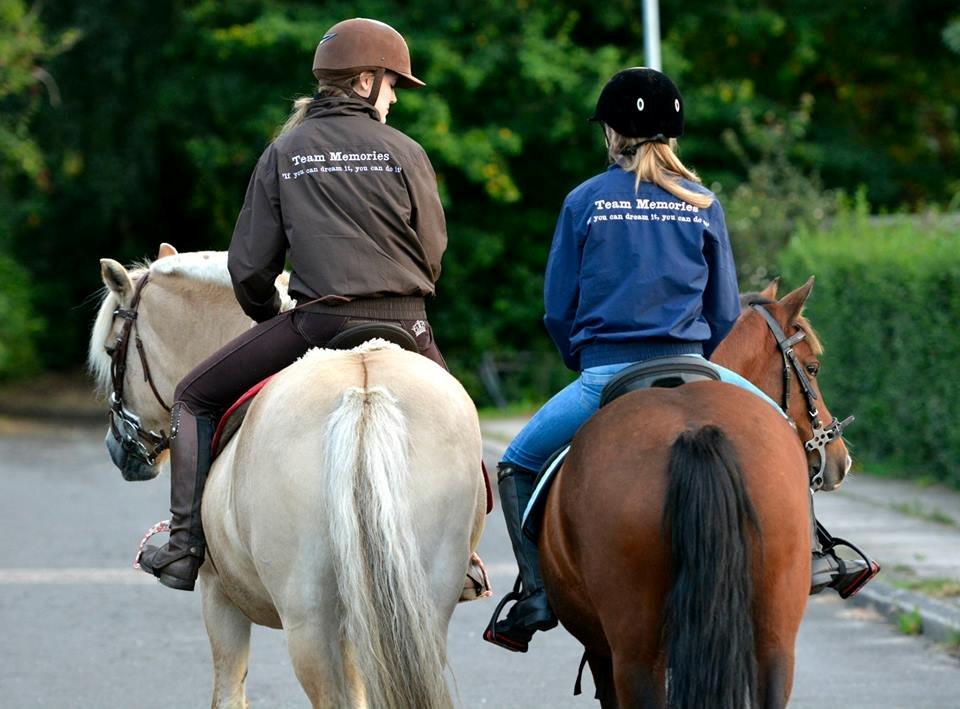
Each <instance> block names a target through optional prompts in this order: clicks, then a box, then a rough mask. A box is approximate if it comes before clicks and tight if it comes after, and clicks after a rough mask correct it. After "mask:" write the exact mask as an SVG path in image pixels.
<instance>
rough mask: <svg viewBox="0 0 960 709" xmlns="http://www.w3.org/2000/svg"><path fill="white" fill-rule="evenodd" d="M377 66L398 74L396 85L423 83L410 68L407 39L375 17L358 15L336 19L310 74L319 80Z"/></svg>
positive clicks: (375, 68)
mask: <svg viewBox="0 0 960 709" xmlns="http://www.w3.org/2000/svg"><path fill="white" fill-rule="evenodd" d="M378 69H386V70H389V71H392V72H394V73H395V74H397V75H398V78H397V84H396V85H397V87H398V88H405V89H413V88H419V87H421V86H424V85H425V84H424V83H423V82H422V81H420V79H418V78H417V77H415V76H414V75H413V72H412V71H411V69H410V50H409V49H408V48H407V43H406V41H404V39H403V37H402V36H400V33H399V32H397V31H396V30H395V29H393V27H391V26H390V25H388V24H385V23H383V22H379V21H377V20H368V19H366V18H363V17H357V18H354V19H352V20H344V21H343V22H338V23H337V24H335V25H334V26H333V27H331V28H330V29H329V30H327V33H326V34H325V35H324V36H323V39H321V40H320V44H318V45H317V51H316V53H315V54H314V55H313V75H314V76H315V77H317V80H318V81H322V80H323V79H324V78H325V77H327V78H329V77H330V76H331V75H333V76H342V74H343V72H344V71H346V70H357V71H358V72H359V71H376V70H378ZM378 83H379V82H378Z"/></svg>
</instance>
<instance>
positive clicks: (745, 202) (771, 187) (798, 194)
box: [721, 94, 837, 291]
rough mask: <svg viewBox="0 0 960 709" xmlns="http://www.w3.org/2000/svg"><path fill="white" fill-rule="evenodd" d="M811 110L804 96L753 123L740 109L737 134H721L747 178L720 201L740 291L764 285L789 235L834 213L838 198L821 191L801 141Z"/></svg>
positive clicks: (810, 100) (809, 148)
mask: <svg viewBox="0 0 960 709" xmlns="http://www.w3.org/2000/svg"><path fill="white" fill-rule="evenodd" d="M812 110H813V97H812V96H810V95H809V94H806V95H804V96H803V97H802V98H801V100H800V104H799V106H798V107H797V109H796V110H795V111H794V112H792V113H790V114H789V115H786V116H779V115H777V114H776V113H775V112H773V111H767V112H766V113H765V115H764V116H763V117H762V120H760V121H758V120H757V119H756V118H754V116H753V115H752V114H751V113H750V111H748V110H746V109H744V110H743V111H742V112H741V114H740V132H739V134H738V133H735V132H734V131H733V130H729V129H728V130H727V131H725V132H724V135H723V138H724V142H725V143H726V145H727V147H728V148H729V149H730V151H731V152H732V153H733V154H734V155H735V156H736V158H737V159H738V160H739V161H740V163H741V165H742V167H743V170H744V171H745V173H746V175H747V179H746V180H744V181H743V182H740V183H739V184H738V185H737V186H736V187H735V188H734V189H733V191H732V193H730V194H729V195H727V196H725V197H723V198H722V199H721V201H722V202H723V205H724V209H725V211H726V217H727V231H728V232H729V233H730V240H731V243H732V244H733V251H734V256H735V258H736V262H737V271H738V274H737V275H738V276H739V280H740V285H741V289H742V290H745V291H749V290H759V289H760V288H762V287H763V286H765V285H766V284H767V282H768V281H769V280H770V274H771V272H772V271H773V270H774V267H775V263H776V257H777V254H778V253H779V252H780V251H781V250H782V249H783V248H784V247H785V246H786V245H787V243H788V241H789V239H790V237H791V236H792V235H793V234H795V233H796V232H797V230H798V229H800V228H804V227H805V228H815V227H816V226H817V225H818V224H820V223H823V222H824V221H826V220H828V219H829V218H830V217H832V216H833V215H834V212H835V211H836V202H837V194H836V193H835V192H833V191H830V190H825V189H824V188H823V185H822V184H821V182H820V177H819V175H818V174H817V173H816V171H815V170H813V169H812V168H811V167H810V166H809V164H808V163H809V162H810V153H811V152H812V151H814V148H813V147H812V146H811V145H809V144H808V143H805V142H804V138H805V136H806V134H807V131H808V129H809V127H810V116H811V111H812Z"/></svg>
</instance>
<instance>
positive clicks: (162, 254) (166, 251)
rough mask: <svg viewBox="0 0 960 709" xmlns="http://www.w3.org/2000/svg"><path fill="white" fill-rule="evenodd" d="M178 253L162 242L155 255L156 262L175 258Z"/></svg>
mask: <svg viewBox="0 0 960 709" xmlns="http://www.w3.org/2000/svg"><path fill="white" fill-rule="evenodd" d="M177 253H179V252H178V251H177V250H176V249H175V248H173V246H172V245H171V244H168V243H167V242H166V241H164V242H163V243H162V244H160V251H159V252H158V253H157V260H159V259H162V258H166V257H167V256H176V255H177Z"/></svg>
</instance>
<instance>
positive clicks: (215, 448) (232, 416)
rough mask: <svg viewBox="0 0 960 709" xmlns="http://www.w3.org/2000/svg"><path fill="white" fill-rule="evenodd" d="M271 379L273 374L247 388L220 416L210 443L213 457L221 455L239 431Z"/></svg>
mask: <svg viewBox="0 0 960 709" xmlns="http://www.w3.org/2000/svg"><path fill="white" fill-rule="evenodd" d="M271 379H273V375H270V376H269V377H267V378H266V379H264V380H263V381H261V382H258V383H257V384H254V385H253V386H252V387H250V388H249V389H247V391H246V392H244V394H243V396H241V397H240V398H239V399H237V400H236V401H235V402H234V403H233V406H231V407H230V408H229V409H227V412H226V413H225V414H224V415H223V416H221V417H220V423H218V424H217V430H216V431H215V432H214V434H213V442H212V443H211V444H210V455H211V459H213V458H216V457H217V456H218V455H220V453H221V451H223V449H224V448H225V447H226V445H227V443H229V442H230V439H231V438H233V434H235V433H236V432H237V429H239V428H240V424H241V423H243V417H244V416H246V415H247V409H249V408H250V404H251V403H253V399H254V397H255V396H256V395H257V394H259V393H260V390H261V389H263V388H264V387H265V386H266V385H267V382H269V381H270V380H271Z"/></svg>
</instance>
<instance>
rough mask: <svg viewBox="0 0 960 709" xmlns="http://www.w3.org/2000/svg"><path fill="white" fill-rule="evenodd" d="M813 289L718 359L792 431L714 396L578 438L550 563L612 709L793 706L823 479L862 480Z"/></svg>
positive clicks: (612, 411)
mask: <svg viewBox="0 0 960 709" xmlns="http://www.w3.org/2000/svg"><path fill="white" fill-rule="evenodd" d="M812 285H813V279H811V280H810V281H808V282H807V283H806V284H805V285H804V286H803V287H801V288H799V289H797V290H796V291H794V292H792V293H790V294H789V295H787V296H785V297H784V298H782V299H781V300H779V301H777V300H775V297H776V285H775V284H771V286H769V287H768V288H767V289H766V290H765V291H763V293H762V294H760V296H759V297H756V298H754V301H760V302H762V303H764V305H762V306H757V307H745V308H744V311H743V313H742V315H741V316H740V318H739V320H738V321H737V323H736V325H735V326H734V328H733V330H732V331H731V333H730V334H729V336H728V337H727V338H726V339H725V340H724V342H723V343H722V344H721V345H720V347H719V348H718V349H717V351H716V352H715V353H714V357H713V360H714V361H715V362H717V363H718V364H722V365H724V366H725V367H727V368H729V369H732V370H734V371H736V372H738V373H740V374H741V375H743V376H744V377H746V378H747V379H749V380H751V381H752V382H753V383H754V384H756V385H757V386H758V387H759V388H761V389H762V390H763V391H764V392H765V393H766V394H768V395H769V396H770V397H771V398H772V399H773V400H774V401H779V402H782V403H783V404H784V409H785V411H786V413H787V414H788V416H789V417H790V419H792V421H790V420H788V418H787V417H785V416H783V415H782V414H781V413H780V412H778V411H777V410H776V409H775V408H774V407H772V406H770V403H769V402H765V401H763V400H761V399H760V397H758V396H756V395H754V394H751V393H749V392H747V391H745V390H744V389H741V388H738V387H736V386H734V385H731V384H725V383H722V382H715V381H702V382H693V383H690V384H686V385H684V386H682V387H678V388H674V389H645V390H641V391H634V392H631V393H628V394H625V395H623V396H621V397H620V398H618V399H616V400H614V401H613V402H612V403H610V404H609V405H607V406H605V407H604V408H602V409H600V411H599V412H598V413H597V414H596V415H595V416H594V417H593V418H591V419H590V420H589V421H588V422H587V423H586V424H585V425H584V426H583V427H582V428H581V429H580V431H579V432H578V433H577V435H576V437H575V438H574V441H573V447H572V449H571V451H570V453H569V455H568V456H567V458H566V460H565V461H564V463H563V468H562V469H561V471H560V473H559V475H558V476H557V478H556V481H555V483H554V485H553V488H552V489H551V490H550V493H549V496H548V498H547V501H546V507H545V510H544V519H543V527H542V532H541V535H540V554H541V565H542V568H543V577H544V582H545V585H546V589H547V594H548V597H549V600H550V603H551V605H552V606H553V608H554V610H555V611H556V613H557V616H558V617H559V618H560V621H561V622H562V623H563V625H564V626H565V627H566V628H567V629H568V630H569V631H570V632H571V633H572V634H573V635H574V636H575V637H576V638H577V639H578V640H579V641H580V642H581V643H583V645H584V647H585V658H586V660H587V662H588V663H589V666H590V669H591V671H592V673H593V676H594V679H595V684H596V687H597V696H598V698H599V699H600V701H601V704H602V705H603V706H604V707H662V706H670V707H678V708H682V709H691V708H693V707H720V708H728V709H743V708H744V707H748V706H749V707H754V706H756V707H784V706H786V704H787V700H788V698H789V696H790V690H791V687H792V682H793V665H794V644H795V641H796V636H797V631H798V629H799V627H800V621H801V618H802V616H803V613H804V608H805V607H806V602H807V595H808V592H809V588H810V558H811V555H810V550H811V528H810V506H809V505H810V502H809V499H808V495H809V492H808V490H809V484H810V483H809V481H810V480H811V479H812V478H814V477H818V476H819V477H821V478H822V487H823V488H824V489H833V488H835V487H837V486H838V485H839V484H840V482H841V481H842V479H843V477H844V475H845V474H846V472H847V471H848V470H849V466H850V458H849V455H848V453H847V449H846V447H845V445H844V443H843V440H842V438H841V436H840V434H841V431H842V428H843V424H842V423H837V421H836V420H835V419H832V417H831V416H830V414H829V412H828V411H827V409H826V407H825V405H824V404H823V399H822V397H820V395H819V389H818V387H817V384H816V379H815V377H816V372H817V369H818V368H819V363H818V362H817V361H816V357H817V355H818V354H819V351H820V346H819V342H818V341H817V338H816V335H815V334H814V332H813V330H812V329H811V328H810V326H809V323H808V322H807V321H806V319H805V318H803V316H802V315H801V311H802V308H803V304H804V302H805V301H806V298H807V296H808V295H809V293H810V289H811V287H812ZM760 310H765V311H766V313H767V314H768V315H769V316H771V318H770V319H771V320H772V321H773V324H770V323H768V318H767V317H766V316H765V315H764V314H763V313H762V312H760ZM778 329H779V332H778V331H777V330H778ZM801 333H802V334H801ZM781 343H785V345H784V349H781ZM787 350H789V352H787ZM785 368H786V369H787V374H785ZM804 390H806V393H804ZM814 400H815V401H816V404H814V403H813V402H814ZM820 417H823V419H824V420H826V421H830V424H829V425H828V426H826V427H824V426H823V424H822V423H821V418H820ZM805 442H808V443H807V446H806V448H807V449H808V450H810V452H809V453H806V452H805V446H804V443H805Z"/></svg>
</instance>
